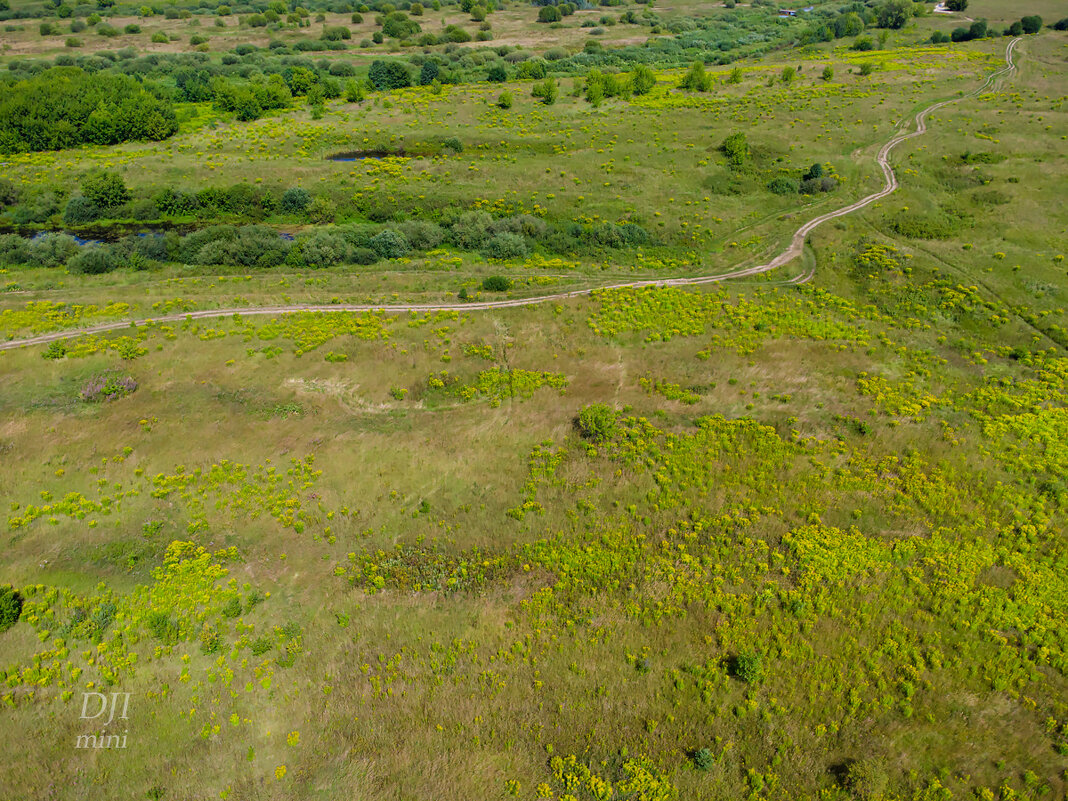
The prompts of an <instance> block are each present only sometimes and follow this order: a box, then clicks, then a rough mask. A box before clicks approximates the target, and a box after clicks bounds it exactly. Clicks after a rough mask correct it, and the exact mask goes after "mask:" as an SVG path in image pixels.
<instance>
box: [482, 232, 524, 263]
mask: <svg viewBox="0 0 1068 801" xmlns="http://www.w3.org/2000/svg"><path fill="white" fill-rule="evenodd" d="M529 252H530V246H529V245H528V244H527V240H526V239H525V238H523V237H522V236H520V235H519V234H512V233H507V232H502V233H499V234H494V235H493V236H492V237H490V238H489V239H488V240H487V241H486V244H484V245H483V246H482V255H483V256H485V257H486V258H488V259H520V258H522V257H524V256H526V255H527V254H528V253H529Z"/></svg>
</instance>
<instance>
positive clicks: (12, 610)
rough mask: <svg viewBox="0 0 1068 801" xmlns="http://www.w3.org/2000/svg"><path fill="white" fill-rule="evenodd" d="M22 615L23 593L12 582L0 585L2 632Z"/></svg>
mask: <svg viewBox="0 0 1068 801" xmlns="http://www.w3.org/2000/svg"><path fill="white" fill-rule="evenodd" d="M21 615H22V595H20V594H19V591H18V590H16V589H15V588H14V587H12V586H11V585H10V584H5V585H4V586H2V587H0V634H3V633H4V632H5V631H7V630H8V629H9V628H11V627H12V626H14V625H15V624H16V623H18V621H19V617H20V616H21Z"/></svg>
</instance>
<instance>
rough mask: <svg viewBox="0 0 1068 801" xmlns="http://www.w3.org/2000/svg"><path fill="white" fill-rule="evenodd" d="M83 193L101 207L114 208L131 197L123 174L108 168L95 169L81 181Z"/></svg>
mask: <svg viewBox="0 0 1068 801" xmlns="http://www.w3.org/2000/svg"><path fill="white" fill-rule="evenodd" d="M81 187H82V194H83V195H84V196H85V197H86V199H88V200H90V201H92V202H93V203H95V204H96V205H97V206H99V207H100V208H101V209H105V210H106V209H113V208H115V207H116V206H121V205H122V204H123V203H125V202H126V201H128V200H129V199H130V192H129V190H128V189H127V188H126V184H125V182H123V180H122V176H121V175H119V174H118V173H114V172H108V171H107V170H94V171H93V172H90V173H87V174H86V175H85V176H84V177H83V178H82V181H81Z"/></svg>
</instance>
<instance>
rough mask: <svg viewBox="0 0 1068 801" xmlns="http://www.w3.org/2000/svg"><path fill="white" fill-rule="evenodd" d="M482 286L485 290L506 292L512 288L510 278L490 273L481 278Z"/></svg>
mask: <svg viewBox="0 0 1068 801" xmlns="http://www.w3.org/2000/svg"><path fill="white" fill-rule="evenodd" d="M482 288H483V289H484V290H486V291H487V292H507V291H508V290H509V289H511V288H512V279H511V278H507V277H506V276H503V275H491V276H488V277H487V278H485V279H483V281H482Z"/></svg>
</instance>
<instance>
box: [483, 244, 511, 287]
mask: <svg viewBox="0 0 1068 801" xmlns="http://www.w3.org/2000/svg"><path fill="white" fill-rule="evenodd" d="M498 236H500V234H498ZM482 288H483V289H484V290H486V291H487V292H507V291H508V290H509V289H511V288H512V279H511V278H507V277H506V276H503V275H491V276H488V277H486V278H484V279H483V280H482Z"/></svg>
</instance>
